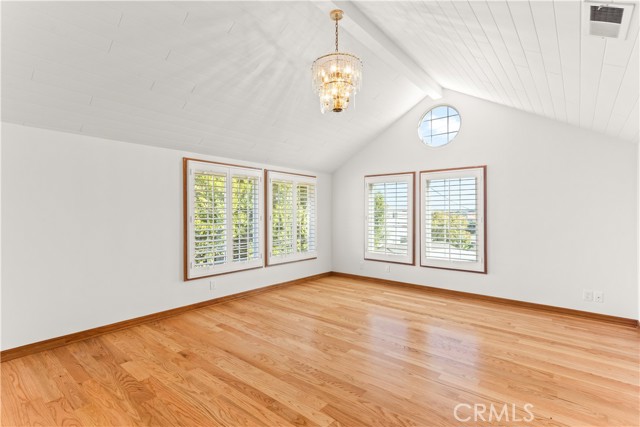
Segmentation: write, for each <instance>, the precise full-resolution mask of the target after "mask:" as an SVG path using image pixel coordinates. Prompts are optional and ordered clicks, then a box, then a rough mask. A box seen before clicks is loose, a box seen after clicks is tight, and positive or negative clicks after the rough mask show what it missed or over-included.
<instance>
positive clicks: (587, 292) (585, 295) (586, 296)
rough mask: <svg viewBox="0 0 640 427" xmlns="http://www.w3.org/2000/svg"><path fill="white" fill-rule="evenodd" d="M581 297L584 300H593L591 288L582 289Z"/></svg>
mask: <svg viewBox="0 0 640 427" xmlns="http://www.w3.org/2000/svg"><path fill="white" fill-rule="evenodd" d="M582 299H583V300H584V301H593V291H592V290H591V289H583V290H582Z"/></svg>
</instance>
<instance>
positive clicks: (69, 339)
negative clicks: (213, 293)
mask: <svg viewBox="0 0 640 427" xmlns="http://www.w3.org/2000/svg"><path fill="white" fill-rule="evenodd" d="M331 274H332V273H331V272H327V273H320V274H315V275H313V276H307V277H303V278H300V279H295V280H290V281H287V282H282V283H277V284H275V285H270V286H265V287H263V288H258V289H252V290H250V291H245V292H240V293H237V294H233V295H227V296H224V297H220V298H214V299H211V300H207V301H202V302H198V303H195V304H190V305H185V306H183V307H177V308H173V309H171V310H165V311H160V312H158V313H153V314H148V315H146V316H141V317H136V318H134V319H129V320H123V321H121V322H116V323H111V324H109V325H105V326H99V327H97V328H93V329H88V330H86V331H80V332H75V333H73V334H68V335H63V336H61V337H56V338H51V339H48V340H44V341H38V342H35V343H32V344H26V345H23V346H20V347H15V348H10V349H7V350H4V351H2V352H0V361H1V362H6V361H8V360H12V359H17V358H18V357H23V356H27V355H29V354H33V353H38V352H41V351H45V350H51V349H54V348H56V347H61V346H63V345H67V344H71V343H74V342H77V341H82V340H86V339H88V338H93V337H97V336H99V335H103V334H107V333H109V332H115V331H119V330H121V329H125V328H130V327H132V326H137V325H141V324H143V323H148V322H153V321H155V320H160V319H165V318H167V317H171V316H176V315H178V314H182V313H185V312H187V311H191V310H196V309H198V308H202V307H207V306H210V305H214V304H221V303H223V302H228V301H233V300H236V299H241V298H247V297H250V296H253V295H257V294H261V293H263V292H267V291H271V290H274V289H276V288H282V287H285V286H292V285H298V284H300V283H304V282H308V281H311V280H317V279H321V278H323V277H327V276H330V275H331Z"/></svg>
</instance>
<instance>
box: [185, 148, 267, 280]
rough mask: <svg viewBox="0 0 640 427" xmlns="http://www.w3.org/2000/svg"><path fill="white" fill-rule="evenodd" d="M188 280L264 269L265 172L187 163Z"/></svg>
mask: <svg viewBox="0 0 640 427" xmlns="http://www.w3.org/2000/svg"><path fill="white" fill-rule="evenodd" d="M184 167H185V178H186V186H185V187H186V206H185V207H186V212H185V214H186V215H185V220H186V236H185V238H186V246H187V251H186V253H185V279H186V280H190V279H195V278H199V277H206V276H212V275H216V274H222V273H228V272H231V271H238V270H244V269H247V268H255V267H261V266H262V265H263V254H262V250H261V249H262V242H263V241H264V240H263V237H262V236H263V227H262V225H261V224H262V220H261V219H262V199H263V196H262V193H263V191H262V185H261V179H262V171H261V170H257V169H248V168H247V169H245V168H241V167H233V166H226V165H221V164H217V163H211V162H204V161H196V160H191V159H185V161H184Z"/></svg>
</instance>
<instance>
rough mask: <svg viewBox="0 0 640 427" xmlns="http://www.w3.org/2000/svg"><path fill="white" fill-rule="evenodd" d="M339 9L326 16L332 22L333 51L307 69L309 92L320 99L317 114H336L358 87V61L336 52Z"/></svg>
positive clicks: (359, 67) (350, 56)
mask: <svg viewBox="0 0 640 427" xmlns="http://www.w3.org/2000/svg"><path fill="white" fill-rule="evenodd" d="M342 14H343V12H342V11H341V10H340V9H335V10H332V11H331V12H330V13H329V16H330V17H331V19H332V20H334V21H336V51H335V52H334V53H329V54H327V55H324V56H321V57H320V58H318V59H316V60H315V61H314V62H313V65H312V66H311V71H312V74H313V90H314V92H316V93H317V94H318V96H319V97H320V111H322V114H324V113H325V112H326V111H333V112H334V113H339V112H341V111H343V110H346V109H347V108H348V107H349V102H350V101H351V100H352V99H355V96H356V93H358V91H359V90H360V85H361V84H362V61H361V60H360V58H358V57H357V56H355V55H352V54H350V53H344V52H340V51H339V50H338V21H339V20H341V19H342Z"/></svg>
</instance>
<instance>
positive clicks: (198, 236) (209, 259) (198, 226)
mask: <svg viewBox="0 0 640 427" xmlns="http://www.w3.org/2000/svg"><path fill="white" fill-rule="evenodd" d="M226 191H227V177H226V175H221V174H219V173H218V174H216V173H214V172H212V171H195V172H194V194H193V198H194V200H193V201H194V209H193V216H192V221H193V232H194V238H195V241H194V257H193V258H194V265H193V268H194V269H196V270H197V269H200V270H206V269H208V268H211V267H213V266H214V265H216V264H218V265H219V264H224V263H225V262H226V259H227V232H226V230H227V194H226Z"/></svg>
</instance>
